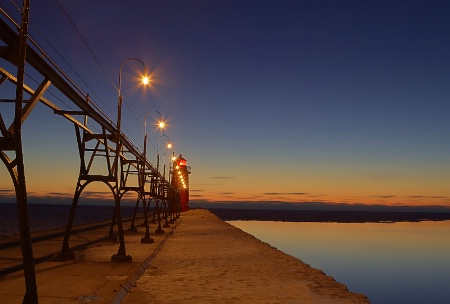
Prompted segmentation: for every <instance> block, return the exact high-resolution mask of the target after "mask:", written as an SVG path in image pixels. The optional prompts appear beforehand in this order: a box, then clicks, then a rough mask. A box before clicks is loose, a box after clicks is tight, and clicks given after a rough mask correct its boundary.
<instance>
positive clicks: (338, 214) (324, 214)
mask: <svg viewBox="0 0 450 304" xmlns="http://www.w3.org/2000/svg"><path fill="white" fill-rule="evenodd" d="M208 210H209V211H211V212H212V213H214V214H215V215H217V216H218V217H219V218H221V219H222V220H224V221H235V220H254V221H282V222H337V223H379V222H420V221H444V220H450V213H444V212H379V211H321V210H320V211H319V210H308V211H303V210H256V209H214V208H209V209H208Z"/></svg>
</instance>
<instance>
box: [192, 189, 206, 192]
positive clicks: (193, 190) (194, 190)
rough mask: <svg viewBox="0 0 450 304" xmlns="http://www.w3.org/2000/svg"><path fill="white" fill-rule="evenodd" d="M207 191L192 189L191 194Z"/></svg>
mask: <svg viewBox="0 0 450 304" xmlns="http://www.w3.org/2000/svg"><path fill="white" fill-rule="evenodd" d="M203 191H205V190H200V189H190V190H189V192H203Z"/></svg>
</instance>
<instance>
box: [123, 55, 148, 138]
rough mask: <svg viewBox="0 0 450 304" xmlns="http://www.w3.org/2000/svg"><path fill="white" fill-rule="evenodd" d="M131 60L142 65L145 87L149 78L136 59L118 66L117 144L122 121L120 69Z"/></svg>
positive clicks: (145, 69)
mask: <svg viewBox="0 0 450 304" xmlns="http://www.w3.org/2000/svg"><path fill="white" fill-rule="evenodd" d="M131 60H135V61H138V62H140V63H141V64H142V66H143V67H144V76H143V77H142V83H143V84H145V85H147V84H148V83H149V81H150V80H149V78H148V76H147V67H146V66H145V64H144V62H142V60H140V59H137V58H128V59H126V60H125V61H124V62H122V64H121V65H120V70H119V87H118V89H117V93H118V94H119V101H118V109H117V139H116V140H117V143H119V137H120V123H121V119H122V100H123V98H122V94H121V89H122V68H123V66H124V65H125V63H127V62H128V61H131Z"/></svg>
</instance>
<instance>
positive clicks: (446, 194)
mask: <svg viewBox="0 0 450 304" xmlns="http://www.w3.org/2000/svg"><path fill="white" fill-rule="evenodd" d="M59 1H60V3H61V4H62V5H63V7H64V9H65V10H66V12H67V13H68V15H69V16H70V18H71V19H72V21H73V23H74V24H75V25H76V27H77V29H78V30H79V32H80V33H81V34H82V35H83V37H84V39H85V40H86V41H87V43H88V44H89V46H90V48H91V49H92V51H93V52H94V53H95V56H96V57H97V58H98V60H99V61H100V62H101V64H102V66H103V68H104V69H105V71H106V72H107V74H108V75H109V77H111V79H112V80H113V81H114V82H115V83H116V84H117V78H118V70H119V67H120V64H121V62H122V61H123V60H125V59H126V58H129V57H137V58H140V59H141V60H143V61H144V62H145V63H146V65H147V67H148V68H149V69H150V70H152V71H155V84H154V87H155V89H154V90H153V91H152V92H149V91H147V92H144V91H142V90H139V91H135V90H133V84H132V82H131V81H124V83H123V95H124V98H125V99H127V100H128V102H129V105H130V108H131V110H132V111H133V112H134V113H135V116H136V117H138V120H139V124H140V125H139V124H138V122H136V119H135V118H134V117H133V116H132V115H131V114H130V109H129V108H124V124H125V125H126V126H127V129H128V130H129V132H130V136H131V137H132V138H134V139H135V140H136V142H137V144H140V145H142V144H141V140H142V136H143V135H142V133H143V131H142V120H143V116H144V114H145V113H146V112H147V111H148V109H158V110H159V111H161V112H162V113H164V115H165V116H166V117H167V118H168V119H169V120H170V121H169V122H170V124H171V126H170V129H169V130H168V131H167V132H166V134H167V135H168V136H170V138H171V139H172V140H173V141H174V144H175V146H176V151H177V152H178V153H182V154H183V155H184V156H185V157H186V158H187V159H188V164H189V165H191V166H192V172H193V173H192V174H191V183H190V190H191V199H197V200H214V201H253V200H255V201H265V200H270V201H299V202H302V201H319V202H346V203H364V204H373V203H379V204H389V205H391V204H394V205H445V206H450V190H448V188H449V187H448V184H449V181H450V140H449V139H450V121H449V119H448V115H449V110H450V106H449V97H450V87H449V85H448V84H449V80H450V60H448V54H450V38H449V37H450V35H449V34H450V21H449V20H450V18H449V17H450V2H448V1H253V0H244V1H221V0H215V1H88V0H80V1H63V0H59ZM16 2H18V1H16ZM31 2H32V3H31V11H30V14H31V21H32V23H33V24H34V25H35V26H36V27H38V28H39V29H40V30H41V31H42V33H44V34H45V36H46V37H47V39H48V40H49V41H51V43H52V44H53V45H54V46H55V47H56V48H58V50H59V52H60V53H61V54H63V56H64V57H65V60H66V61H67V62H69V63H70V64H71V65H72V66H73V67H74V68H75V69H76V70H77V72H78V73H79V74H80V75H82V78H83V80H84V81H85V82H86V83H88V84H89V86H90V87H91V88H92V89H93V90H94V91H95V92H96V94H98V96H100V97H101V98H102V100H103V102H104V104H105V105H103V104H99V105H100V106H101V107H102V108H103V107H106V106H108V108H109V109H111V112H108V111H107V110H105V112H106V113H107V114H108V115H109V116H110V117H111V118H112V119H115V115H116V113H117V110H116V108H115V107H116V103H117V92H116V91H115V90H114V87H113V86H112V84H111V83H110V82H109V80H108V79H107V77H106V76H105V75H104V73H103V72H102V70H101V68H100V67H99V66H98V64H97V63H96V61H95V59H94V58H93V57H92V55H91V54H90V51H89V50H88V49H87V48H86V47H85V45H84V43H83V41H82V40H81V39H80V38H79V36H77V33H76V32H75V30H74V29H73V27H72V25H71V24H70V22H69V21H68V19H67V18H66V16H65V14H64V13H63V11H62V10H61V9H60V7H59V6H58V3H57V1H55V0H46V1H31ZM4 6H5V7H7V8H8V9H11V11H12V10H13V9H12V7H13V6H12V5H11V4H10V3H7V2H5V4H4ZM30 32H31V33H32V34H33V37H35V38H36V40H38V41H40V42H41V43H42V44H43V45H46V43H45V42H44V40H43V39H42V37H40V36H39V35H38V34H37V32H36V30H35V29H34V28H33V27H31V28H30ZM46 49H47V47H46ZM48 52H49V54H51V56H52V57H53V56H54V52H53V51H52V50H49V51H48ZM55 60H56V61H57V62H59V63H60V64H61V66H62V67H63V69H64V70H66V71H67V72H68V73H69V74H71V75H73V73H72V72H71V71H69V69H68V68H67V67H66V65H65V64H64V63H63V62H62V61H61V60H60V59H58V58H56V57H55ZM134 69H139V65H136V64H130V65H129V66H128V65H127V67H126V69H124V72H123V73H124V75H125V76H128V77H130V75H133V73H134ZM74 79H75V81H76V82H77V83H80V87H82V88H85V85H83V84H82V83H81V81H79V80H78V79H77V78H76V77H75V76H74ZM125 79H126V78H125ZM128 79H129V78H128ZM85 90H86V91H87V89H85ZM38 111H40V110H38ZM44 112H45V113H49V111H47V110H43V113H42V114H36V115H35V117H34V118H32V117H30V121H29V122H27V124H28V128H29V132H30V133H29V135H27V140H28V142H29V145H30V147H33V149H34V150H35V151H36V152H35V153H34V154H35V155H39V150H40V149H41V148H40V147H41V146H43V145H45V143H46V142H47V141H48V145H54V141H52V140H49V139H48V137H47V136H45V135H43V134H40V135H38V134H39V133H38V132H37V133H36V135H34V134H33V132H36V130H37V129H38V127H37V126H41V127H39V128H41V129H42V128H45V126H43V125H44V124H48V128H49V129H52V130H54V129H55V128H54V125H58V130H60V135H58V134H59V133H57V134H55V135H54V136H57V137H61V138H62V139H61V143H63V142H65V141H66V142H67V143H66V144H59V145H58V149H53V150H61V151H65V149H67V152H66V153H64V154H65V158H64V157H62V154H63V153H57V152H55V153H56V154H57V156H55V158H57V159H59V158H61V163H64V164H65V166H70V168H72V169H71V170H73V173H70V174H72V175H71V177H70V178H71V179H72V180H73V182H70V179H69V178H68V179H67V186H64V187H62V188H64V189H60V191H62V192H64V191H67V192H69V193H70V192H71V191H73V190H71V189H73V188H74V186H75V179H76V175H77V166H78V164H77V161H78V160H77V158H76V150H75V139H74V135H73V131H72V127H71V126H66V125H68V124H67V123H66V122H64V121H63V120H61V119H60V118H58V117H54V116H53V115H51V113H50V114H44ZM33 114H34V113H33ZM38 115H47V116H48V117H49V118H48V120H45V121H42V119H37V118H36V117H39V116H38ZM32 126H36V127H32ZM44 134H45V132H44ZM152 136H153V140H155V139H156V138H157V137H158V134H157V133H154V134H152ZM33 138H39V140H38V141H36V143H33ZM63 140H65V141H63ZM46 149H47V148H42V151H44V152H42V154H43V156H42V159H39V158H38V157H35V156H31V155H30V156H29V157H30V161H29V162H30V165H29V167H30V170H31V171H33V172H34V171H36V172H37V171H39V166H38V165H33V164H31V163H33V162H34V163H40V162H42V161H43V159H45V156H44V155H45V154H46V153H47V152H45V151H47V150H48V149H47V150H46ZM153 154H154V151H153ZM33 158H36V159H35V160H34V161H33V160H32V159H33ZM69 160H70V161H69ZM66 163H67V164H69V163H70V165H66ZM55 170H56V169H55ZM70 172H72V171H70ZM30 174H31V177H30V182H29V184H32V181H33V178H34V177H33V174H32V173H30ZM36 175H37V174H36ZM36 179H37V178H36ZM29 187H32V189H35V190H36V191H37V188H36V187H34V188H33V186H32V185H30V186H29Z"/></svg>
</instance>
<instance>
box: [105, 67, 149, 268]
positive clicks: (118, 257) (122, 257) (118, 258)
mask: <svg viewBox="0 0 450 304" xmlns="http://www.w3.org/2000/svg"><path fill="white" fill-rule="evenodd" d="M132 60H134V61H138V62H139V63H141V64H142V66H143V67H144V77H143V78H142V83H143V84H148V82H149V80H148V77H147V67H146V66H145V64H144V62H142V60H140V59H137V58H128V59H126V60H125V61H123V62H122V64H121V65H120V70H119V86H118V89H117V93H118V95H119V100H118V105H117V125H116V127H117V134H116V159H115V163H114V171H115V172H114V173H115V175H116V181H115V186H114V191H113V192H114V196H115V197H114V199H115V205H116V206H115V212H114V213H115V215H116V219H117V222H118V229H119V242H120V246H119V250H118V252H117V254H114V255H113V256H112V257H111V261H113V262H128V261H131V256H128V255H126V251H125V238H124V235H123V226H122V215H121V212H120V174H119V162H120V152H121V151H122V141H121V119H122V101H123V97H122V92H121V90H122V68H123V66H124V65H125V63H127V62H129V61H132Z"/></svg>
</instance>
